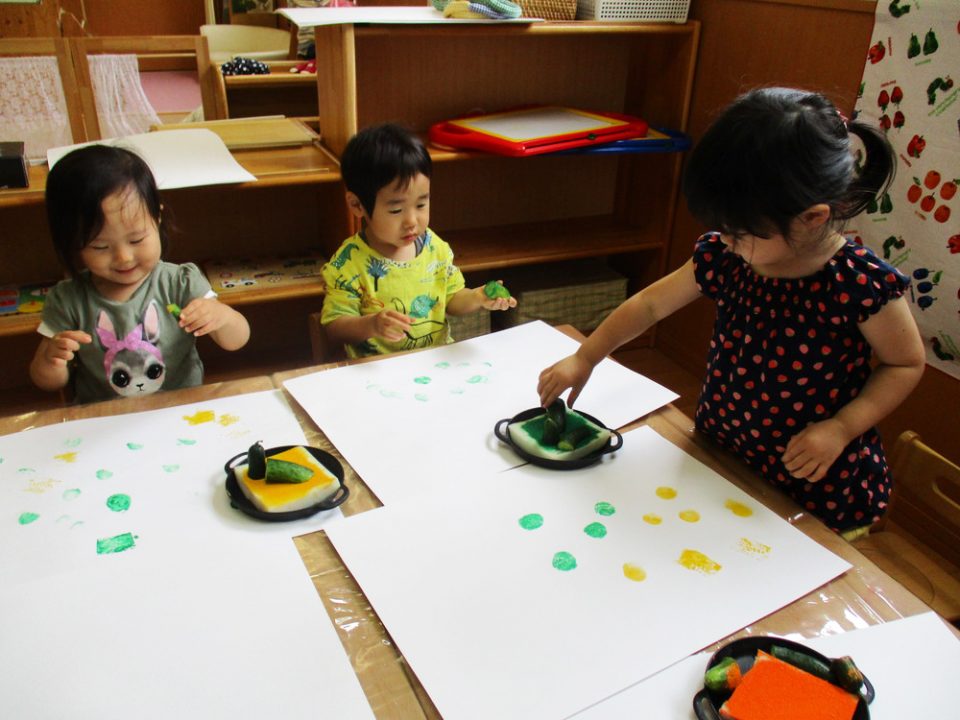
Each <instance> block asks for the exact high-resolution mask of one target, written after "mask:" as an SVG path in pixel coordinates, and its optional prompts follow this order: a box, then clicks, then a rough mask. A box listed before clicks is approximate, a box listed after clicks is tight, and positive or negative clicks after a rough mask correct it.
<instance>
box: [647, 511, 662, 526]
mask: <svg viewBox="0 0 960 720" xmlns="http://www.w3.org/2000/svg"><path fill="white" fill-rule="evenodd" d="M643 521H644V522H645V523H648V524H650V525H659V524H660V523H662V522H663V518H662V517H660V516H659V515H657V514H656V513H647V514H646V515H644V516H643Z"/></svg>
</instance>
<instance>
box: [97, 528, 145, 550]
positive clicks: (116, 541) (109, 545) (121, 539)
mask: <svg viewBox="0 0 960 720" xmlns="http://www.w3.org/2000/svg"><path fill="white" fill-rule="evenodd" d="M134 539H135V538H134V536H133V533H123V534H122V535H114V536H113V537H108V538H100V539H99V540H97V555H110V554H112V553H119V552H123V551H124V550H129V549H130V548H132V547H134V545H136V543H135V542H134Z"/></svg>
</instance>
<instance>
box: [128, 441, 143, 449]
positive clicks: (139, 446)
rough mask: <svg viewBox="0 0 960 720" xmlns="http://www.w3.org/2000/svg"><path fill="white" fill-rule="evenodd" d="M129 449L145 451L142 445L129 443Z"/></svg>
mask: <svg viewBox="0 0 960 720" xmlns="http://www.w3.org/2000/svg"><path fill="white" fill-rule="evenodd" d="M127 447H128V448H130V449H131V450H143V445H141V444H140V443H134V442H129V443H127Z"/></svg>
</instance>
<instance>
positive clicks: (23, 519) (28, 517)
mask: <svg viewBox="0 0 960 720" xmlns="http://www.w3.org/2000/svg"><path fill="white" fill-rule="evenodd" d="M38 517H40V516H39V515H37V513H32V512H25V513H20V517H19V518H18V520H17V522H19V523H20V524H21V525H29V524H30V523H32V522H33V521H34V520H36V519H37V518H38Z"/></svg>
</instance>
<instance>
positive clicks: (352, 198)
mask: <svg viewBox="0 0 960 720" xmlns="http://www.w3.org/2000/svg"><path fill="white" fill-rule="evenodd" d="M347 207H348V208H350V213H351V214H352V215H353V216H354V217H355V218H359V219H361V220H362V219H363V218H364V217H365V216H366V214H367V212H366V210H364V209H363V203H362V202H360V198H359V197H357V195H356V194H355V193H352V192H350V191H349V190H347Z"/></svg>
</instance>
